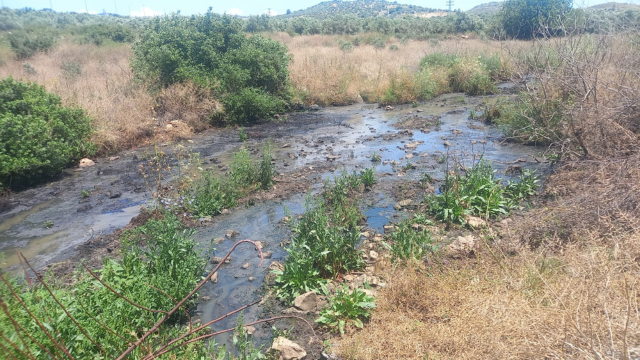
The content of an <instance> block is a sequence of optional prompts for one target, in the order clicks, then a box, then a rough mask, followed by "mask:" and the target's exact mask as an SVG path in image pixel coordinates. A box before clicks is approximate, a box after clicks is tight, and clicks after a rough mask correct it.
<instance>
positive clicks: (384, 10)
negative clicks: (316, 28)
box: [278, 0, 444, 18]
mask: <svg viewBox="0 0 640 360" xmlns="http://www.w3.org/2000/svg"><path fill="white" fill-rule="evenodd" d="M443 3H444V2H443ZM442 11H443V10H441V9H432V8H425V7H422V6H418V5H403V4H398V2H397V1H393V2H389V1H384V0H354V1H342V0H336V1H324V2H321V3H319V4H317V5H314V6H311V7H309V8H307V9H303V10H297V11H292V12H291V13H289V14H283V15H279V16H278V17H284V18H289V17H298V16H306V17H314V18H326V17H327V16H334V15H356V16H358V17H363V18H364V17H375V16H384V17H396V16H402V15H415V16H421V15H422V16H424V14H428V13H437V12H442Z"/></svg>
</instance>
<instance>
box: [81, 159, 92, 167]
mask: <svg viewBox="0 0 640 360" xmlns="http://www.w3.org/2000/svg"><path fill="white" fill-rule="evenodd" d="M95 164H96V163H95V162H93V160H91V159H87V158H84V159H82V160H80V167H81V168H86V167H90V166H93V165H95Z"/></svg>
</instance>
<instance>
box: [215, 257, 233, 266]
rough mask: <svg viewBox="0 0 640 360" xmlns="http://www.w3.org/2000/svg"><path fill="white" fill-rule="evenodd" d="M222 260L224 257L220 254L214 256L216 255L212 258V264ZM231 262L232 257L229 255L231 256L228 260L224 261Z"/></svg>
mask: <svg viewBox="0 0 640 360" xmlns="http://www.w3.org/2000/svg"><path fill="white" fill-rule="evenodd" d="M221 262H222V258H221V257H219V256H214V257H212V258H211V263H212V264H220V263H221ZM230 262H231V258H230V257H229V258H227V260H225V262H224V263H225V264H228V263H230Z"/></svg>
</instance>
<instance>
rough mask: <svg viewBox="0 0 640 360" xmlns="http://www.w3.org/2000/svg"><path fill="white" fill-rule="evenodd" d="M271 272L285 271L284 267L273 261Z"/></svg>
mask: <svg viewBox="0 0 640 360" xmlns="http://www.w3.org/2000/svg"><path fill="white" fill-rule="evenodd" d="M269 270H276V271H282V270H284V265H282V264H280V263H279V262H277V261H272V262H271V264H270V265H269Z"/></svg>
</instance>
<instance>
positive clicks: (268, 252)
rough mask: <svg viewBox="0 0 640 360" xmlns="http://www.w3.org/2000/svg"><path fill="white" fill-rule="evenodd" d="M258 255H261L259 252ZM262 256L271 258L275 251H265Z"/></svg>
mask: <svg viewBox="0 0 640 360" xmlns="http://www.w3.org/2000/svg"><path fill="white" fill-rule="evenodd" d="M258 257H260V254H258ZM262 257H263V258H265V259H271V258H272V257H273V251H264V252H263V253H262Z"/></svg>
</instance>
